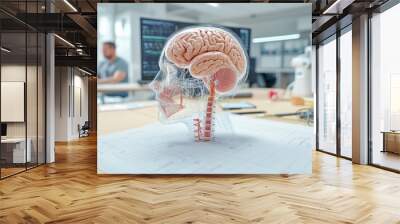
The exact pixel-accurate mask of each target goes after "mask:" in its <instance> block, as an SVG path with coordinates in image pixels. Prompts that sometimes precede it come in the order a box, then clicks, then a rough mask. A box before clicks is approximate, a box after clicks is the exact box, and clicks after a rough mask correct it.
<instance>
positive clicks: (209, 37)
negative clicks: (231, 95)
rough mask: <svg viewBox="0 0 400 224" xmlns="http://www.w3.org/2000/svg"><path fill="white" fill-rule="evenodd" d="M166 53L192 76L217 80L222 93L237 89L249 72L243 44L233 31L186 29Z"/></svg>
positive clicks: (173, 39) (208, 28)
mask: <svg viewBox="0 0 400 224" xmlns="http://www.w3.org/2000/svg"><path fill="white" fill-rule="evenodd" d="M165 55H166V57H167V59H168V60H169V61H171V62H173V63H174V64H175V65H176V66H177V67H180V68H188V69H189V71H190V73H191V75H192V76H193V77H195V78H199V79H202V80H204V81H210V80H213V81H215V89H216V91H217V92H219V93H224V92H228V91H230V90H232V89H234V88H235V87H236V85H237V83H238V82H239V81H240V80H241V79H242V78H243V77H244V75H245V73H246V69H247V68H246V66H247V61H246V56H245V53H244V51H243V49H242V46H241V45H240V43H239V42H238V41H237V40H236V38H235V37H234V36H233V35H232V34H231V33H229V32H227V31H225V30H223V29H220V28H215V27H198V28H191V29H187V30H184V31H182V32H180V33H178V34H176V35H175V36H173V37H172V38H171V39H170V40H169V41H168V43H167V45H166V50H165Z"/></svg>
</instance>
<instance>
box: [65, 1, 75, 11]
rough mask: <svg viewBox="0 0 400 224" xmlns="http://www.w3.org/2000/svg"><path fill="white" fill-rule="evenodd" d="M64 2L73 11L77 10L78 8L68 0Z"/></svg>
mask: <svg viewBox="0 0 400 224" xmlns="http://www.w3.org/2000/svg"><path fill="white" fill-rule="evenodd" d="M64 2H65V4H67V5H68V6H69V7H70V8H71V9H72V10H74V12H78V10H77V9H76V8H75V7H74V6H73V5H72V4H71V3H70V2H69V1H68V0H64Z"/></svg>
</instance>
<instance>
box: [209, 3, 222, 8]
mask: <svg viewBox="0 0 400 224" xmlns="http://www.w3.org/2000/svg"><path fill="white" fill-rule="evenodd" d="M207 4H209V5H211V6H212V7H218V6H219V3H207Z"/></svg>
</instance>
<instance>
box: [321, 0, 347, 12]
mask: <svg viewBox="0 0 400 224" xmlns="http://www.w3.org/2000/svg"><path fill="white" fill-rule="evenodd" d="M341 1H343V0H336V1H335V2H333V4H332V5H330V6H329V7H328V8H327V9H326V10H325V11H324V12H323V13H322V14H340V13H342V12H338V10H339V8H338V7H339V5H338V4H339V3H341ZM351 2H353V1H349V0H346V1H343V3H344V4H345V5H346V4H350V3H351Z"/></svg>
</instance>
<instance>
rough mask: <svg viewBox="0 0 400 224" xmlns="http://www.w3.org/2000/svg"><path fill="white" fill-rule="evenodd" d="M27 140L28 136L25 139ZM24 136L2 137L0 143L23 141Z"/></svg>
mask: <svg viewBox="0 0 400 224" xmlns="http://www.w3.org/2000/svg"><path fill="white" fill-rule="evenodd" d="M27 140H28V141H29V138H28V139H27ZM24 141H25V138H2V139H1V143H20V142H24Z"/></svg>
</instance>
